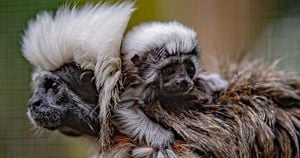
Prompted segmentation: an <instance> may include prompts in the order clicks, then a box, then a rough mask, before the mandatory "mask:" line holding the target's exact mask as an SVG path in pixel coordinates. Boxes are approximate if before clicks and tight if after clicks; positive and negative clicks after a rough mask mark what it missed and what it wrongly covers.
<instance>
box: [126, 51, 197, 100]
mask: <svg viewBox="0 0 300 158" xmlns="http://www.w3.org/2000/svg"><path fill="white" fill-rule="evenodd" d="M131 61H132V62H133V63H134V64H135V66H136V67H137V69H138V73H139V75H140V76H141V77H142V78H143V79H144V80H145V81H146V82H148V83H147V84H149V85H150V86H152V87H153V88H154V89H155V90H156V91H157V92H158V93H157V94H158V95H162V96H177V95H184V94H186V93H188V92H189V91H190V90H191V89H193V87H194V82H193V79H194V78H195V75H196V71H198V72H199V71H202V67H201V65H200V64H199V52H198V50H197V49H196V48H195V49H192V51H191V52H184V53H181V52H178V53H172V55H170V53H169V52H167V50H165V51H162V49H159V51H157V50H154V51H150V52H148V53H145V55H144V56H141V57H140V56H138V55H135V56H134V57H133V58H132V59H131Z"/></svg>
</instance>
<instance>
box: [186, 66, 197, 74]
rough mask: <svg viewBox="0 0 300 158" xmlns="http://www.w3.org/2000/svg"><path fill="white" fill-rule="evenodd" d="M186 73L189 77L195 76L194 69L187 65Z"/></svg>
mask: <svg viewBox="0 0 300 158" xmlns="http://www.w3.org/2000/svg"><path fill="white" fill-rule="evenodd" d="M186 72H187V73H188V74H189V75H191V76H194V74H195V67H194V65H192V64H188V65H187V66H186Z"/></svg>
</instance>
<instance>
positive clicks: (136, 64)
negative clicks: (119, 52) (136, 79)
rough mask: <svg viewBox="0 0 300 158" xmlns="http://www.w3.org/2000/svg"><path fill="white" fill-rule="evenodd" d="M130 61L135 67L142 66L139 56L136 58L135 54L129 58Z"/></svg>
mask: <svg viewBox="0 0 300 158" xmlns="http://www.w3.org/2000/svg"><path fill="white" fill-rule="evenodd" d="M131 61H132V62H133V64H134V65H135V66H139V65H141V64H142V61H141V59H140V56H138V55H137V54H136V55H134V56H133V57H132V58H131Z"/></svg>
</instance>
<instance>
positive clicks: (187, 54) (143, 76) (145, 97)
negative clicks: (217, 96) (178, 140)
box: [114, 22, 227, 156]
mask: <svg viewBox="0 0 300 158" xmlns="http://www.w3.org/2000/svg"><path fill="white" fill-rule="evenodd" d="M122 53H123V54H122V55H123V74H124V85H125V91H124V92H123V93H122V94H121V98H120V99H121V100H120V105H119V108H118V109H117V110H116V112H115V115H114V116H115V118H114V124H115V126H116V128H117V129H118V130H119V131H120V132H122V133H124V134H127V135H129V136H131V137H132V138H134V139H135V140H137V141H138V142H145V143H146V144H147V145H150V146H152V147H154V148H156V149H159V150H160V151H161V154H162V153H163V154H165V155H168V156H171V153H172V152H171V149H172V148H171V145H172V143H173V142H174V135H173V133H172V131H170V130H168V129H165V128H163V127H162V126H161V125H160V124H158V123H156V122H153V121H152V120H150V119H149V118H148V117H147V116H146V115H145V114H144V112H143V109H144V107H145V106H148V105H151V104H153V103H155V102H157V101H158V102H159V103H160V104H162V105H164V106H165V107H167V108H188V106H189V105H190V104H193V103H207V102H211V101H212V99H213V92H217V91H221V90H223V89H225V88H226V87H227V82H226V81H224V80H223V79H222V78H221V77H220V76H219V75H217V74H205V73H204V70H203V66H202V65H201V63H200V48H199V46H198V40H197V33H196V32H195V31H194V30H192V29H191V28H188V27H186V26H184V25H182V24H180V23H178V22H168V23H160V22H153V23H146V24H142V25H140V26H137V27H135V28H134V29H133V30H132V31H131V32H129V33H128V34H127V35H126V37H125V38H124V40H123V44H122ZM194 101H195V102H194ZM168 105H170V106H168ZM158 153H159V152H158Z"/></svg>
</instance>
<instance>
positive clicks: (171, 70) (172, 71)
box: [163, 66, 175, 75]
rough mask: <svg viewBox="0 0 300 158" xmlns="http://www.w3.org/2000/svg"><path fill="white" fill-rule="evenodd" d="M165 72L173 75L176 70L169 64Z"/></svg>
mask: <svg viewBox="0 0 300 158" xmlns="http://www.w3.org/2000/svg"><path fill="white" fill-rule="evenodd" d="M163 73H164V74H165V75H172V74H174V73H175V70H174V68H173V67H171V66H168V67H166V68H164V70H163Z"/></svg>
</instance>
